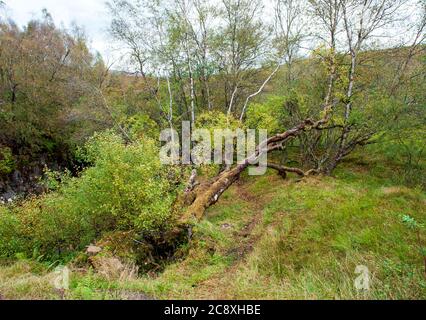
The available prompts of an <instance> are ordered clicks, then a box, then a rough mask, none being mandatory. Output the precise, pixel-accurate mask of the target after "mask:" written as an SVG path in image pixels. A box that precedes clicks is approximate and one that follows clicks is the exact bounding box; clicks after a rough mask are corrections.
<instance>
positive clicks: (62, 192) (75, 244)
mask: <svg viewBox="0 0 426 320" xmlns="http://www.w3.org/2000/svg"><path fill="white" fill-rule="evenodd" d="M82 153H85V156H86V158H87V159H89V160H90V161H91V162H93V163H94V166H93V167H91V168H88V169H86V170H85V171H84V172H83V173H82V174H81V176H80V177H78V178H72V179H66V182H65V183H64V184H62V185H61V186H60V187H59V189H58V190H57V191H56V192H52V193H50V194H47V195H45V196H43V197H39V198H34V199H31V200H28V201H26V202H25V203H24V204H23V205H22V206H21V207H19V208H15V209H12V212H6V213H1V215H0V243H2V245H0V256H11V255H12V254H13V253H16V252H22V253H25V254H27V255H31V254H32V255H36V256H40V255H47V256H48V257H49V258H53V257H54V258H57V257H64V256H65V255H67V254H70V253H72V252H73V251H76V250H81V249H82V248H84V247H85V246H86V245H88V244H90V243H91V242H92V241H94V240H95V239H98V238H100V237H101V236H102V235H103V234H105V233H106V232H109V231H113V230H135V231H136V232H137V233H139V234H141V233H144V232H152V231H158V230H163V229H167V228H168V227H170V226H171V224H172V222H173V213H172V210H171V208H172V204H173V203H174V201H175V197H176V195H177V192H178V191H179V186H180V184H179V182H180V175H179V174H178V172H177V169H175V168H173V167H163V166H162V165H161V163H160V159H159V156H158V146H157V145H156V144H155V142H154V141H153V140H150V139H144V140H142V141H138V142H135V143H133V144H131V145H127V146H126V145H124V144H123V142H122V141H121V139H120V138H119V137H117V136H115V135H113V134H111V133H106V134H99V135H97V136H95V137H94V138H93V139H91V140H90V141H89V143H88V144H87V146H86V148H85V152H82ZM21 240H22V241H21ZM24 240H25V241H24ZM24 243H25V246H24V245H23V244H24Z"/></svg>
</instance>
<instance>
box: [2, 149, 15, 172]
mask: <svg viewBox="0 0 426 320" xmlns="http://www.w3.org/2000/svg"><path fill="white" fill-rule="evenodd" d="M14 169H15V160H14V158H13V154H12V150H10V148H8V147H5V148H0V175H7V174H10V173H11V172H12V171H13V170H14Z"/></svg>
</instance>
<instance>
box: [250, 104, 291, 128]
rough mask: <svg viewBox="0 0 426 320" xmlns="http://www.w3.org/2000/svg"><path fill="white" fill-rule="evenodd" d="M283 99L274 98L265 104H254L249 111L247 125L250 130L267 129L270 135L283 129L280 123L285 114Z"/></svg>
mask: <svg viewBox="0 0 426 320" xmlns="http://www.w3.org/2000/svg"><path fill="white" fill-rule="evenodd" d="M284 101H285V99H284V98H283V97H278V96H272V97H269V98H268V99H267V100H266V101H265V102H264V103H253V104H251V105H250V107H249V108H248V110H247V119H246V125H247V127H248V128H250V129H267V130H268V133H269V135H272V134H275V133H277V132H278V131H280V130H282V129H283V126H282V124H281V123H280V122H281V121H280V120H282V117H283V112H284Z"/></svg>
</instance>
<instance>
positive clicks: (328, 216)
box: [0, 163, 426, 299]
mask: <svg viewBox="0 0 426 320" xmlns="http://www.w3.org/2000/svg"><path fill="white" fill-rule="evenodd" d="M376 171H377V172H379V174H377V173H376ZM372 173H373V174H372ZM425 205H426V195H425V193H423V192H422V191H420V190H416V189H410V188H406V187H402V186H398V185H394V184H393V183H392V182H391V181H390V180H388V179H386V178H383V177H381V174H380V170H376V168H373V167H371V166H365V165H363V164H362V163H361V164H348V165H346V166H345V169H340V170H338V171H337V172H336V177H335V178H331V177H321V178H310V179H307V180H304V181H301V182H297V181H295V180H288V181H283V180H282V179H281V178H279V177H278V176H276V175H275V174H274V173H270V174H268V175H266V176H263V177H257V178H255V177H244V178H243V179H242V180H241V181H240V182H239V183H238V184H237V185H235V186H233V187H232V188H231V189H230V190H229V191H227V192H226V194H225V195H224V197H223V198H222V199H221V200H220V202H219V203H218V204H217V205H216V206H214V207H212V208H211V209H210V210H209V211H208V216H207V218H206V219H205V220H204V221H203V222H202V223H200V224H199V225H198V226H197V227H196V229H195V230H194V231H195V239H194V240H193V242H192V244H191V249H190V252H189V255H188V256H187V257H186V258H185V259H184V260H182V261H178V262H175V263H173V264H171V265H169V266H167V268H166V270H165V271H164V272H163V273H162V274H160V275H148V276H145V277H142V278H139V279H128V280H122V281H108V280H106V279H102V278H101V277H99V276H96V275H94V274H93V272H91V271H89V272H79V271H74V272H73V273H72V277H71V290H70V291H69V292H68V293H66V298H68V299H115V298H117V299H120V298H132V299H135V298H140V299H143V298H145V297H146V296H148V297H152V298H158V299H166V298H176V299H187V298H194V299H216V298H220V299H258V298H261V299H305V298H306V299H363V298H373V299H401V298H404V299H425V298H426V277H425V270H424V268H425V265H424V258H423V257H422V256H421V253H420V248H419V247H420V246H425V243H426V235H425V232H424V230H422V231H420V232H416V231H413V230H411V229H410V228H408V227H407V226H406V225H404V223H403V221H402V215H410V216H411V217H413V218H415V219H416V221H417V222H419V223H421V224H423V225H426V215H425V210H424V209H425ZM357 265H366V266H368V268H369V270H370V272H371V275H372V278H373V280H372V284H371V290H370V291H369V292H364V293H363V292H357V291H356V290H355V289H354V285H353V283H354V279H355V278H356V277H357V275H356V274H355V268H356V266H357ZM53 278H54V274H52V273H51V272H50V273H49V272H48V271H47V270H46V268H45V267H43V266H41V265H40V264H37V263H35V262H31V263H30V262H28V261H21V262H19V263H16V264H14V265H12V266H5V267H2V268H0V295H3V296H4V297H6V298H33V299H34V298H38V299H45V298H54V299H57V298H59V297H60V294H59V293H58V292H55V291H54V290H52V285H51V282H52V279H53ZM0 298H1V296H0Z"/></svg>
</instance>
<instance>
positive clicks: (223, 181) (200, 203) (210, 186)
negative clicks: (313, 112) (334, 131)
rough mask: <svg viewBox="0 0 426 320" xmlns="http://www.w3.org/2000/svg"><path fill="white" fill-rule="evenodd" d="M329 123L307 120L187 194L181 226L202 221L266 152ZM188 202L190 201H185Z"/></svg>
mask: <svg viewBox="0 0 426 320" xmlns="http://www.w3.org/2000/svg"><path fill="white" fill-rule="evenodd" d="M326 122H327V118H324V119H322V120H320V121H317V122H314V121H313V120H311V119H307V120H305V121H303V122H302V123H300V124H299V125H297V126H295V127H294V128H292V129H289V130H287V131H285V132H283V133H280V134H277V135H275V136H273V137H271V138H269V139H267V140H266V141H264V142H262V143H261V144H260V145H259V146H258V147H257V148H256V151H255V153H254V154H252V155H251V156H249V157H248V158H246V159H245V160H244V161H243V162H242V163H241V164H238V165H237V166H235V167H234V168H232V169H230V170H227V171H224V172H222V173H221V174H220V175H219V176H217V177H216V178H215V179H213V181H211V182H208V183H204V184H200V185H199V186H198V187H197V188H195V189H194V190H193V192H192V193H191V194H186V195H185V197H187V199H188V197H189V198H190V199H191V201H189V202H190V205H189V207H188V208H187V209H186V211H185V212H184V214H183V215H182V217H181V219H180V220H179V224H180V225H183V226H184V225H189V224H191V223H192V222H193V221H200V220H201V219H202V217H203V216H204V213H205V211H206V210H207V208H209V207H210V206H212V205H213V204H215V203H216V202H217V201H218V200H219V198H220V197H221V196H222V194H223V193H224V192H225V191H226V190H227V189H228V188H229V187H230V186H231V185H232V184H233V183H234V182H235V181H237V180H238V179H239V178H240V175H241V173H243V172H244V170H245V169H247V168H248V167H249V166H250V164H251V163H254V161H256V160H257V159H259V157H260V156H262V155H263V154H264V153H265V152H266V153H269V152H272V151H274V150H278V149H282V148H283V145H284V144H285V143H287V142H288V141H290V140H291V139H293V138H295V137H297V136H298V135H299V134H300V133H302V132H304V131H308V130H312V129H320V128H321V126H322V125H323V124H325V123H326ZM279 170H281V172H283V171H288V172H294V173H297V174H299V175H300V176H303V177H304V176H305V175H307V174H311V173H312V172H314V171H315V170H310V171H308V173H305V172H303V171H302V170H300V169H296V168H285V167H280V169H279ZM184 202H186V203H187V202H188V201H184Z"/></svg>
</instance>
